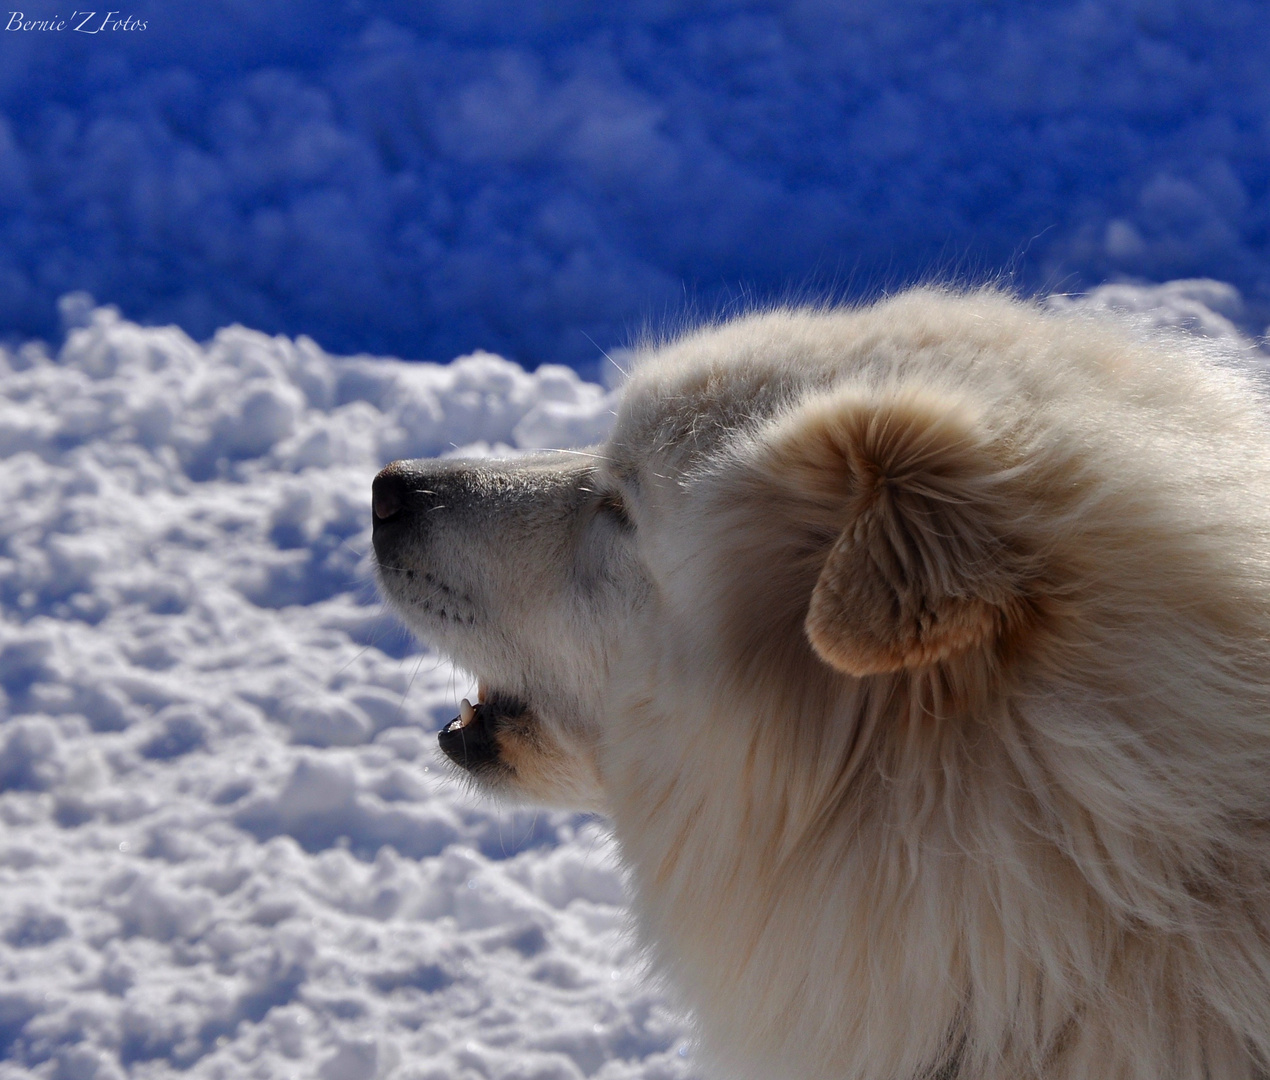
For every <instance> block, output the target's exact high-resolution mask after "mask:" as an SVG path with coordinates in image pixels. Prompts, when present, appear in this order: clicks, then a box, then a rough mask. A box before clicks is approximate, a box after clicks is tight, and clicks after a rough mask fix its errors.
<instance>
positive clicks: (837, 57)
mask: <svg viewBox="0 0 1270 1080" xmlns="http://www.w3.org/2000/svg"><path fill="white" fill-rule="evenodd" d="M15 7H20V9H21V10H23V11H24V12H25V14H26V16H27V18H28V19H35V18H46V19H47V18H52V17H53V16H55V15H57V14H58V10H57V8H56V7H55V6H54V5H52V4H49V3H48V2H47V0H40V2H39V3H38V4H37V3H35V2H34V0H32V2H31V3H24V4H22V5H15ZM147 10H148V15H147V16H146V17H147V18H148V25H147V28H146V29H145V30H144V31H143V32H139V33H138V32H130V33H124V32H106V33H103V34H97V35H88V34H84V33H73V32H59V33H42V32H39V31H35V32H21V31H9V30H6V31H4V32H3V41H4V48H3V49H0V207H2V208H3V210H4V213H3V214H0V325H3V326H4V327H6V328H8V329H16V330H20V331H21V332H22V333H24V334H27V335H39V334H43V335H48V336H52V335H53V334H55V333H56V318H55V313H54V310H53V305H54V300H55V298H56V297H57V296H58V295H59V294H60V293H63V292H67V291H69V290H72V289H89V290H90V291H93V292H95V293H96V295H98V296H100V297H103V298H105V299H108V300H110V301H112V302H115V303H118V304H120V305H121V306H122V308H123V310H124V311H125V312H127V313H128V315H129V316H130V317H133V318H136V319H139V320H141V321H143V322H167V321H172V322H176V323H178V324H179V325H181V326H184V327H186V328H187V329H188V330H190V331H191V332H192V333H193V334H194V335H195V336H196V337H199V338H200V339H202V338H203V337H205V336H207V335H209V334H210V333H211V332H212V331H213V330H214V329H215V328H216V327H217V326H222V325H224V324H226V323H228V322H233V321H242V322H246V323H248V324H250V325H252V326H257V327H262V328H265V329H268V330H271V331H278V332H289V333H292V334H294V333H296V332H298V331H300V330H304V331H306V332H308V333H310V334H312V335H313V336H314V337H315V338H316V339H317V340H318V341H320V342H322V344H323V345H324V346H326V347H327V348H333V349H340V350H344V351H355V350H358V349H373V350H376V351H382V352H392V353H396V354H398V355H405V356H410V357H427V358H431V359H438V360H444V359H447V358H449V357H451V356H454V355H457V354H458V353H460V352H464V351H467V350H470V349H472V348H475V347H476V346H478V345H479V346H483V347H485V348H492V349H498V350H501V351H503V352H505V353H506V354H507V355H509V356H513V357H516V358H518V359H521V360H524V361H534V362H537V361H543V360H554V361H557V362H562V363H570V364H585V365H588V367H590V366H591V365H593V364H594V363H595V361H596V360H597V358H598V357H599V356H600V355H601V354H600V350H601V349H609V350H611V349H612V348H613V347H614V345H623V344H626V343H627V342H628V340H629V337H630V335H631V334H632V333H634V332H638V330H639V328H640V326H641V325H642V324H643V322H644V321H645V320H647V319H649V318H652V319H654V320H657V319H660V318H661V317H662V316H663V315H664V313H665V312H666V311H668V310H678V309H679V308H680V306H681V305H682V304H683V302H684V299H685V296H687V297H692V298H694V299H695V300H697V301H698V302H700V304H701V305H702V306H703V307H704V308H712V307H713V306H714V304H715V303H716V302H718V301H719V300H720V297H721V296H722V298H723V299H724V300H726V299H728V298H735V297H737V296H742V297H753V296H759V297H766V296H773V295H774V296H781V295H784V290H786V289H788V288H789V287H790V286H791V285H793V286H794V287H799V286H802V287H805V288H808V289H813V290H814V289H817V288H821V287H832V286H834V285H835V284H838V285H843V286H844V287H848V288H849V287H850V286H851V285H853V284H857V285H858V284H861V283H867V284H869V285H878V284H882V285H894V284H896V283H899V282H906V281H910V280H913V279H914V278H918V277H922V276H924V275H929V274H932V273H936V274H937V273H940V272H947V271H953V272H955V271H958V270H962V271H968V272H970V273H971V274H974V273H977V272H983V271H985V270H987V271H993V270H996V269H998V268H1001V267H1006V266H1010V267H1013V268H1014V269H1015V270H1016V271H1017V272H1018V277H1019V279H1020V280H1023V281H1024V282H1025V283H1028V284H1030V285H1037V286H1041V285H1049V286H1051V287H1052V285H1053V284H1054V283H1069V282H1073V281H1074V282H1076V283H1077V284H1080V285H1088V284H1092V283H1094V282H1098V281H1102V280H1105V279H1107V278H1109V277H1112V276H1116V275H1133V276H1136V277H1140V278H1146V279H1149V280H1152V281H1162V280H1166V279H1168V278H1172V277H1179V276H1183V275H1200V274H1209V275H1221V276H1223V277H1226V278H1228V279H1230V280H1233V281H1234V282H1235V284H1237V285H1238V286H1239V287H1240V288H1241V289H1243V291H1244V292H1245V293H1246V294H1247V296H1248V298H1249V301H1250V303H1251V304H1252V306H1253V307H1254V309H1255V312H1256V314H1257V315H1258V317H1259V318H1261V320H1262V321H1261V323H1260V324H1259V325H1261V326H1264V325H1265V322H1266V321H1268V320H1270V248H1268V246H1267V244H1266V240H1265V237H1266V224H1265V223H1266V219H1267V210H1268V208H1270V123H1268V122H1267V118H1268V117H1270V80H1268V79H1267V77H1266V71H1267V69H1268V68H1270V34H1267V33H1266V29H1265V21H1266V5H1265V2H1264V0H1187V2H1186V3H1179V2H1177V0H1096V2H1093V0H1047V2H1044V3H1041V2H1035V0H1033V2H1027V3H999V2H998V3H981V2H970V0H949V2H944V3H932V2H931V0H852V2H851V3H843V2H842V0H782V2H775V3H773V2H770V0H692V2H687V0H621V2H617V3H605V4H599V3H595V2H594V0H551V2H543V0H525V2H521V3H506V2H503V3H491V2H488V0H464V2H455V0H408V2H403V0H304V2H303V3H300V2H297V0H273V2H272V3H268V4H245V3H240V2H231V0H210V2H209V0H165V2H164V3H163V4H162V5H157V4H153V5H149V6H148V9H147ZM60 14H61V15H62V16H63V17H69V12H68V11H65V10H63V11H61V13H60ZM101 14H104V12H103V13H101ZM5 19H6V20H10V19H11V17H10V16H9V15H7V14H6V15H5ZM90 28H91V27H90Z"/></svg>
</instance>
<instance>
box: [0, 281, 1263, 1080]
mask: <svg viewBox="0 0 1270 1080" xmlns="http://www.w3.org/2000/svg"><path fill="white" fill-rule="evenodd" d="M1055 302H1056V303H1068V304H1070V303H1078V302H1079V303H1083V304H1086V305H1089V304H1092V305H1093V306H1103V307H1117V308H1121V309H1124V310H1127V311H1130V312H1133V313H1135V314H1136V315H1137V316H1138V317H1139V318H1142V319H1145V320H1147V321H1150V322H1153V323H1155V324H1160V325H1167V326H1177V327H1183V328H1186V329H1188V330H1194V331H1198V332H1201V333H1206V334H1208V335H1209V336H1211V337H1215V338H1217V339H1219V340H1221V341H1223V342H1224V343H1225V346H1224V347H1229V346H1230V345H1235V346H1237V347H1238V348H1239V349H1242V350H1243V355H1244V357H1245V359H1249V360H1257V359H1258V357H1259V355H1260V354H1257V353H1255V352H1254V351H1252V350H1251V347H1250V346H1249V345H1248V343H1247V342H1244V341H1242V340H1241V339H1239V338H1238V337H1237V335H1236V333H1235V331H1234V330H1233V323H1232V322H1231V321H1230V317H1231V316H1237V314H1238V310H1239V297H1238V294H1237V293H1235V292H1234V290H1232V289H1230V288H1229V287H1226V286H1222V285H1219V284H1217V283H1214V282H1203V281H1199V282H1196V281H1190V282H1178V283H1173V284H1170V285H1167V286H1162V287H1159V288H1155V289H1135V288H1129V287H1125V286H1109V287H1107V288H1106V289H1103V290H1099V291H1098V292H1096V293H1094V294H1093V295H1092V296H1091V297H1088V298H1085V299H1083V300H1079V301H1077V300H1073V299H1070V298H1067V299H1063V298H1060V299H1058V300H1056V301H1055ZM61 307H62V313H63V318H64V319H65V322H66V325H67V333H66V337H65V341H64V344H63V345H62V346H61V347H60V349H58V351H57V352H56V354H50V353H49V352H48V350H47V349H46V348H45V347H44V346H42V345H40V344H39V343H32V342H28V343H26V344H24V345H21V346H18V347H15V348H13V349H11V350H8V351H3V352H0V402H3V405H2V406H0V456H2V457H3V466H2V467H0V716H2V720H0V823H2V828H0V1080H11V1078H12V1080H16V1078H17V1077H27V1076H37V1077H43V1078H47V1080H108V1078H117V1077H124V1076H128V1077H136V1078H146V1080H149V1078H159V1077H170V1076H175V1075H178V1074H180V1075H188V1076H192V1077H206V1078H212V1077H223V1078H226V1080H239V1078H253V1080H254V1078H260V1080H265V1078H270V1077H274V1078H284V1077H296V1078H308V1077H317V1078H319V1080H372V1078H375V1080H388V1078H392V1080H475V1078H490V1080H578V1078H580V1077H591V1078H597V1080H620V1078H625V1077H632V1078H633V1077H641V1078H645V1080H681V1078H682V1080H686V1078H688V1077H692V1076H696V1075H698V1072H697V1066H696V1065H695V1064H694V1059H693V1053H692V1044H691V1035H690V1029H689V1026H688V1024H687V1022H686V1021H685V1019H684V1018H683V1017H682V1016H681V1015H679V1014H678V1013H677V1012H676V1011H675V1010H674V1009H673V1008H672V1007H671V1006H670V1005H669V1004H668V1003H667V1001H666V1000H665V999H664V997H663V996H662V994H661V992H660V991H659V990H658V989H657V988H656V985H655V984H654V983H653V982H651V981H650V980H649V979H647V978H646V975H645V972H644V971H643V967H642V961H641V958H640V956H639V955H638V953H637V951H636V949H635V947H634V945H633V944H632V942H631V939H630V937H629V936H628V934H627V931H626V916H625V909H624V891H623V878H622V873H621V870H620V867H619V863H618V860H617V857H616V853H615V851H614V848H613V843H612V840H611V838H610V835H609V833H608V832H607V830H606V827H605V825H604V823H603V822H601V821H597V820H594V819H589V818H585V817H578V816H572V815H568V814H561V813H546V812H537V811H534V810H526V809H510V808H499V807H496V806H494V805H492V804H491V803H489V802H488V801H486V800H484V799H482V798H481V797H479V796H477V795H475V794H473V793H472V792H470V791H469V790H468V789H467V788H465V787H464V786H463V785H462V784H461V783H459V782H457V781H456V780H455V779H453V778H451V776H450V773H449V772H448V771H447V769H446V768H445V767H444V766H443V765H442V763H441V761H440V759H439V757H438V754H437V750H436V745H435V731H436V730H437V729H438V728H439V727H440V726H441V725H442V724H443V723H444V722H446V721H448V720H449V719H450V718H451V717H452V716H453V715H454V712H455V709H456V702H457V701H458V699H459V698H460V697H462V696H463V695H464V694H471V692H472V690H473V689H474V688H473V687H472V686H471V685H470V684H469V683H468V682H467V681H466V679H465V678H464V677H463V676H462V675H461V674H460V673H458V672H456V671H455V670H453V669H452V668H450V667H449V666H448V665H447V664H446V663H445V662H444V661H443V660H441V659H439V658H438V657H437V656H435V655H433V654H431V653H429V652H427V651H424V650H420V649H419V648H418V647H417V646H416V645H414V644H413V643H412V642H411V641H410V639H409V638H408V637H407V636H406V635H405V634H404V633H403V632H402V631H401V630H400V629H399V628H398V627H397V626H396V624H395V623H394V621H393V620H392V618H391V617H390V616H388V615H387V614H386V613H385V612H384V611H383V610H382V609H381V607H380V605H379V602H378V600H377V599H376V596H375V592H374V588H373V584H372V581H371V577H370V573H369V567H368V563H367V557H366V555H367V550H368V543H369V520H370V509H369V493H370V479H371V477H372V476H373V475H374V473H375V472H376V470H377V469H378V468H379V467H380V466H381V465H382V464H383V463H385V462H387V461H389V460H391V459H392V458H394V457H397V456H401V455H428V454H431V455H435V454H444V453H448V452H454V451H455V450H456V449H458V448H462V450H463V452H464V453H469V454H471V453H496V452H497V453H514V452H516V451H517V450H518V449H521V448H527V447H532V446H538V445H557V446H564V445H579V444H583V443H587V442H593V441H595V440H597V439H599V438H601V437H602V435H603V433H604V430H605V428H606V426H607V424H608V423H609V421H610V419H611V412H612V407H613V393H614V392H613V391H609V390H606V389H604V388H602V387H600V386H597V385H593V384H588V383H584V382H582V381H580V380H579V378H578V377H577V376H576V375H575V374H574V373H573V372H572V371H571V370H569V369H567V368H562V367H552V366H544V367H540V368H538V369H537V371H535V372H533V373H528V372H526V371H525V370H523V369H522V368H520V367H518V366H517V365H515V364H513V363H511V362H509V361H507V360H504V359H501V358H499V357H497V356H493V355H490V354H487V353H477V354H473V355H469V356H464V357H461V358H459V359H458V360H455V361H454V362H453V363H451V364H448V365H445V366H439V365H433V364H406V363H402V362H400V361H396V360H389V359H375V358H370V357H364V356H363V357H352V358H341V357H336V356H331V355H328V354H327V353H325V352H323V351H322V350H321V349H320V348H318V347H317V346H316V345H315V344H314V343H313V342H312V341H310V340H308V339H305V338H303V337H301V338H298V339H296V340H290V339H287V338H283V337H271V336H267V335H265V334H262V333H258V332H255V331H252V330H247V329H244V328H243V327H241V326H233V327H230V328H228V329H224V330H221V331H220V332H219V333H217V334H216V335H215V336H214V337H213V338H212V339H211V340H210V341H208V342H207V343H206V344H205V345H200V344H197V343H196V342H194V341H193V340H191V339H190V338H189V337H188V336H186V335H185V334H184V333H183V332H182V331H181V330H179V329H176V328H173V327H153V328H145V327H141V326H139V325H137V324H135V323H131V322H128V321H125V320H123V319H122V318H121V317H120V316H119V314H118V313H117V312H116V311H114V310H113V309H111V308H109V307H96V306H94V305H93V303H92V302H91V301H90V300H89V299H88V298H86V297H84V296H82V295H77V296H70V297H67V298H65V299H64V300H63V302H62V305H61ZM1218 309H1221V310H1218ZM1222 312H1225V314H1223V313H1222Z"/></svg>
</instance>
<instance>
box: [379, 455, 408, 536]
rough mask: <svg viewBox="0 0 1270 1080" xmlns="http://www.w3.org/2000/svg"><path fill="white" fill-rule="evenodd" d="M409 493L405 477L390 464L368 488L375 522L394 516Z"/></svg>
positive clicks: (404, 502) (403, 504)
mask: <svg viewBox="0 0 1270 1080" xmlns="http://www.w3.org/2000/svg"><path fill="white" fill-rule="evenodd" d="M407 494H409V490H408V488H407V481H406V478H405V477H404V476H403V475H402V474H401V473H400V472H397V471H394V470H393V468H392V466H391V465H390V466H389V467H388V468H387V469H385V470H384V471H383V472H381V473H380V474H379V475H378V476H377V477H375V482H374V483H373V484H371V488H370V505H371V508H372V510H373V511H374V514H375V524H379V522H381V521H387V520H388V519H389V518H392V517H396V516H397V515H398V514H399V513H400V512H401V508H402V507H403V506H405V505H406V496H407Z"/></svg>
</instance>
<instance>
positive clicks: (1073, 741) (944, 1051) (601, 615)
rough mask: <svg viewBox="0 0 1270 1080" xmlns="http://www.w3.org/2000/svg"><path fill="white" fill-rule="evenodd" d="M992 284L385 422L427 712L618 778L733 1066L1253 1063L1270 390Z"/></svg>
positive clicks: (380, 539) (640, 864) (693, 995)
mask: <svg viewBox="0 0 1270 1080" xmlns="http://www.w3.org/2000/svg"><path fill="white" fill-rule="evenodd" d="M1264 407H1265V406H1264V402H1263V401H1260V400H1258V395H1257V391H1256V390H1255V388H1254V387H1253V386H1252V385H1251V384H1250V383H1249V382H1248V381H1247V380H1245V379H1244V378H1242V377H1240V376H1238V375H1236V374H1234V373H1233V372H1232V371H1229V370H1224V369H1223V368H1222V367H1221V366H1220V365H1219V364H1217V363H1214V362H1212V360H1211V358H1209V357H1207V356H1205V355H1203V353H1202V346H1200V345H1196V344H1193V343H1190V342H1188V341H1185V340H1182V339H1181V338H1178V337H1151V336H1149V335H1147V334H1146V333H1145V332H1138V331H1135V330H1133V329H1131V328H1127V327H1125V326H1123V325H1121V324H1120V323H1117V322H1115V321H1111V320H1108V319H1107V318H1106V317H1095V316H1092V315H1084V316H1082V315H1079V314H1071V313H1068V314H1059V313H1054V312H1046V311H1044V310H1042V309H1041V308H1039V307H1037V306H1034V305H1030V304H1026V303H1022V302H1019V301H1016V300H1012V299H1009V298H1007V297H1004V296H1002V295H999V294H995V293H990V292H985V293H975V294H970V295H952V294H948V293H943V292H939V291H934V290H919V291H914V292H910V293H907V294H904V295H901V296H899V297H896V298H894V299H891V300H888V301H886V302H884V303H881V304H878V305H877V306H875V307H871V308H867V309H863V310H855V311H849V310H843V311H809V310H798V311H796V310H780V311H772V312H768V313H764V314H755V315H752V316H749V317H746V318H741V319H738V320H736V321H735V322H731V323H727V324H725V325H721V326H713V327H709V328H706V329H702V330H699V331H697V332H695V333H690V334H688V335H687V336H685V337H683V338H682V339H680V340H678V341H676V342H674V343H672V344H670V345H667V346H665V347H663V348H660V349H657V350H650V352H649V355H647V356H646V357H645V358H644V359H643V360H642V361H641V362H640V363H639V364H638V365H637V367H636V369H635V371H634V374H633V375H632V377H631V378H630V381H629V383H628V385H627V387H626V389H625V391H624V396H623V399H622V404H621V408H620V412H619V415H618V419H617V424H616V429H615V431H614V434H613V436H612V438H611V440H610V441H609V442H608V443H607V444H606V445H605V446H603V447H602V448H600V449H599V450H598V451H597V452H596V453H595V454H594V455H592V456H587V455H582V456H579V455H577V454H564V453H551V454H542V455H538V456H534V457H529V458H519V459H516V460H513V461H505V462H491V461H470V462H459V461H412V462H397V463H395V464H393V465H391V466H389V467H388V468H387V469H385V470H384V472H383V473H381V474H380V476H379V477H378V478H377V480H376V482H375V491H374V505H375V515H376V516H375V535H374V542H375V550H376V552H377V555H378V559H379V564H380V575H381V578H382V583H383V587H384V591H385V592H386V594H387V596H388V597H389V599H390V600H391V601H392V603H393V604H394V605H395V607H396V608H397V610H398V611H400V612H401V613H402V615H403V616H404V617H405V618H406V620H407V621H408V622H409V623H410V625H411V626H412V627H413V628H414V629H415V630H416V631H417V632H418V633H419V634H420V635H422V636H423V637H424V638H425V639H426V640H428V641H430V642H432V643H433V644H435V645H436V646H437V647H438V648H440V649H442V650H443V651H445V652H446V653H447V654H449V655H450V656H452V657H453V658H454V659H455V661H456V662H457V663H459V664H461V665H462V666H464V667H465V668H468V669H470V670H471V671H472V672H474V673H475V674H476V675H477V676H478V678H479V681H480V685H481V693H480V700H479V702H478V703H477V704H476V705H475V706H473V705H470V704H468V703H467V702H464V703H463V706H462V715H461V717H460V719H459V720H456V721H455V722H454V723H453V724H452V725H450V727H449V728H447V729H446V731H445V732H444V733H442V736H441V744H442V748H443V749H444V750H445V752H446V753H447V754H448V755H449V756H450V757H451V758H453V759H454V760H455V761H456V762H457V763H458V764H459V765H461V766H463V767H464V768H465V769H467V770H468V771H469V772H470V773H471V775H472V776H473V777H475V778H476V780H477V782H478V783H480V784H481V785H482V786H484V787H486V788H488V789H489V790H491V791H493V792H496V793H503V794H507V795H510V796H513V797H516V798H518V799H519V798H523V799H527V800H532V801H537V802H542V803H547V804H554V805H560V806H567V807H581V808H588V809H593V810H600V811H602V812H604V813H606V814H608V815H609V816H610V817H611V819H612V822H613V827H614V830H615V832H616V835H617V837H618V840H619V842H620V845H621V850H622V853H623V856H624V858H625V860H626V862H627V864H628V866H629V869H630V874H631V880H632V883H633V888H634V892H635V905H636V913H637V917H638V923H639V926H640V929H641V932H642V934H643V935H644V936H645V938H646V941H647V942H648V944H649V947H650V948H651V950H652V952H653V954H654V956H655V959H656V961H657V963H658V964H659V965H660V967H661V969H662V970H663V971H664V972H665V973H666V974H667V975H668V976H669V978H670V981H671V983H672V984H673V985H674V986H676V987H677V988H678V990H679V992H680V993H681V994H682V997H683V1000H684V1001H685V1002H686V1003H687V1004H688V1005H689V1006H690V1007H691V1008H692V1010H693V1011H694V1013H695V1015H696V1017H697V1020H698V1022H699V1025H700V1031H701V1037H702V1040H703V1045H704V1048H705V1050H706V1051H707V1052H708V1054H709V1056H710V1058H711V1059H712V1060H713V1061H714V1063H715V1064H716V1066H717V1067H718V1069H719V1071H720V1072H721V1073H724V1074H728V1075H732V1076H735V1077H746V1078H760V1077H761V1078H765V1080H771V1078H786V1077H789V1078H799V1080H830V1078H832V1080H846V1078H851V1080H1027V1078H1045V1080H1060V1078H1061V1080H1254V1078H1261V1080H1265V1078H1266V1077H1268V1076H1270V432H1268V431H1267V426H1266V424H1265V416H1264Z"/></svg>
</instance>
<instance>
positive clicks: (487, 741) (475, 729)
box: [437, 683, 529, 773]
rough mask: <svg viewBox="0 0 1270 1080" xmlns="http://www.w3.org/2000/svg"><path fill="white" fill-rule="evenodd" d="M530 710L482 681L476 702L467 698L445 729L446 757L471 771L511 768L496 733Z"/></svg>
mask: <svg viewBox="0 0 1270 1080" xmlns="http://www.w3.org/2000/svg"><path fill="white" fill-rule="evenodd" d="M528 712H529V707H528V706H527V705H526V704H525V703H524V702H523V701H519V700H517V699H516V698H513V697H510V696H508V695H505V694H500V693H498V692H494V693H490V692H489V690H488V689H487V687H486V685H485V684H484V683H480V684H479V688H478V690H477V695H476V704H475V705H474V704H472V702H470V701H468V699H467V698H464V699H463V700H462V702H460V704H459V715H458V716H456V717H455V718H454V719H453V720H451V721H450V722H449V723H448V724H446V726H445V727H444V728H442V730H441V732H440V734H439V735H438V736H437V742H438V743H439V744H440V746H441V751H442V753H444V754H445V756H446V757H448V758H449V759H450V760H451V761H453V762H454V763H455V764H456V765H459V766H461V767H462V768H464V769H466V770H467V771H468V772H471V773H480V772H488V771H491V770H499V771H510V766H509V765H507V763H506V762H504V761H502V760H500V758H499V746H498V739H497V738H496V736H497V734H498V731H499V730H500V729H501V728H504V727H507V726H509V725H510V724H512V723H514V722H515V721H516V720H519V719H521V718H523V717H524V716H525V715H526V714H527V713H528Z"/></svg>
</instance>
